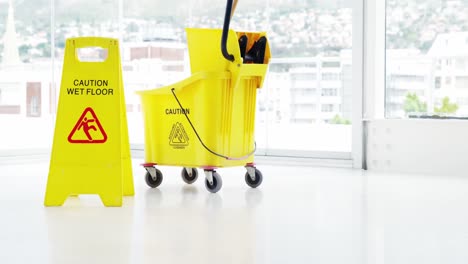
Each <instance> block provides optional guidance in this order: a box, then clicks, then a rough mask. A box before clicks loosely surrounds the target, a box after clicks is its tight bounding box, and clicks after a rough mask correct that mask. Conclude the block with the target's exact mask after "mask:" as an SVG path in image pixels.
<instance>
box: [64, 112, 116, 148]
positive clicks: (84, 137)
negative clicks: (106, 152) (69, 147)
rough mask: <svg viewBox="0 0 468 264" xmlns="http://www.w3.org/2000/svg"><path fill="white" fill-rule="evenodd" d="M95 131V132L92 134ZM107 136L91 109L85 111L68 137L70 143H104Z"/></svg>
mask: <svg viewBox="0 0 468 264" xmlns="http://www.w3.org/2000/svg"><path fill="white" fill-rule="evenodd" d="M91 131H94V132H91ZM106 141H107V134H106V132H105V131H104V129H103V128H102V125H101V123H100V122H99V119H98V118H97V116H96V113H95V112H94V110H93V109H92V108H91V107H88V108H86V109H85V110H84V112H83V114H81V117H80V118H79V119H78V122H77V123H76V125H75V127H74V128H73V130H72V131H71V132H70V135H68V142H70V143H104V142H106Z"/></svg>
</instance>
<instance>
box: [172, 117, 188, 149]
mask: <svg viewBox="0 0 468 264" xmlns="http://www.w3.org/2000/svg"><path fill="white" fill-rule="evenodd" d="M169 145H171V146H172V147H173V148H176V149H183V148H185V147H186V146H188V145H189V137H188V135H187V133H186V132H185V129H184V126H183V125H182V124H181V123H179V122H177V123H175V124H174V125H172V130H171V133H170V135H169Z"/></svg>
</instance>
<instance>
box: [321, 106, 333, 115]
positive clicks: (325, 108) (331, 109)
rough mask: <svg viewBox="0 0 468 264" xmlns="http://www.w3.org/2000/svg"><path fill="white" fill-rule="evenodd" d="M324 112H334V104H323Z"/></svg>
mask: <svg viewBox="0 0 468 264" xmlns="http://www.w3.org/2000/svg"><path fill="white" fill-rule="evenodd" d="M322 112H324V113H330V112H333V104H323V105H322Z"/></svg>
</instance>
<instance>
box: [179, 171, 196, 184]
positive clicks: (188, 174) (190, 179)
mask: <svg viewBox="0 0 468 264" xmlns="http://www.w3.org/2000/svg"><path fill="white" fill-rule="evenodd" d="M180 175H181V176H182V180H183V181H184V182H185V183H187V184H192V183H194V182H195V181H196V180H197V179H198V170H197V169H196V168H182V171H181V172H180Z"/></svg>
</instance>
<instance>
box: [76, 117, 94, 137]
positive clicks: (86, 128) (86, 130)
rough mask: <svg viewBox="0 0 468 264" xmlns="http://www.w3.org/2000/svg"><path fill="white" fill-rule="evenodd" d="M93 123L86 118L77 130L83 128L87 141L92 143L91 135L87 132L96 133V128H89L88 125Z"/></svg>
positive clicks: (92, 120)
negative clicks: (92, 131)
mask: <svg viewBox="0 0 468 264" xmlns="http://www.w3.org/2000/svg"><path fill="white" fill-rule="evenodd" d="M93 122H94V119H88V118H86V117H85V118H84V119H83V121H81V124H80V126H79V127H78V130H80V129H81V128H83V132H84V133H85V134H86V136H87V137H88V140H89V141H92V140H93V138H92V137H91V134H89V130H94V131H96V130H97V129H96V127H95V126H93V125H92V126H89V125H88V123H93Z"/></svg>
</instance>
